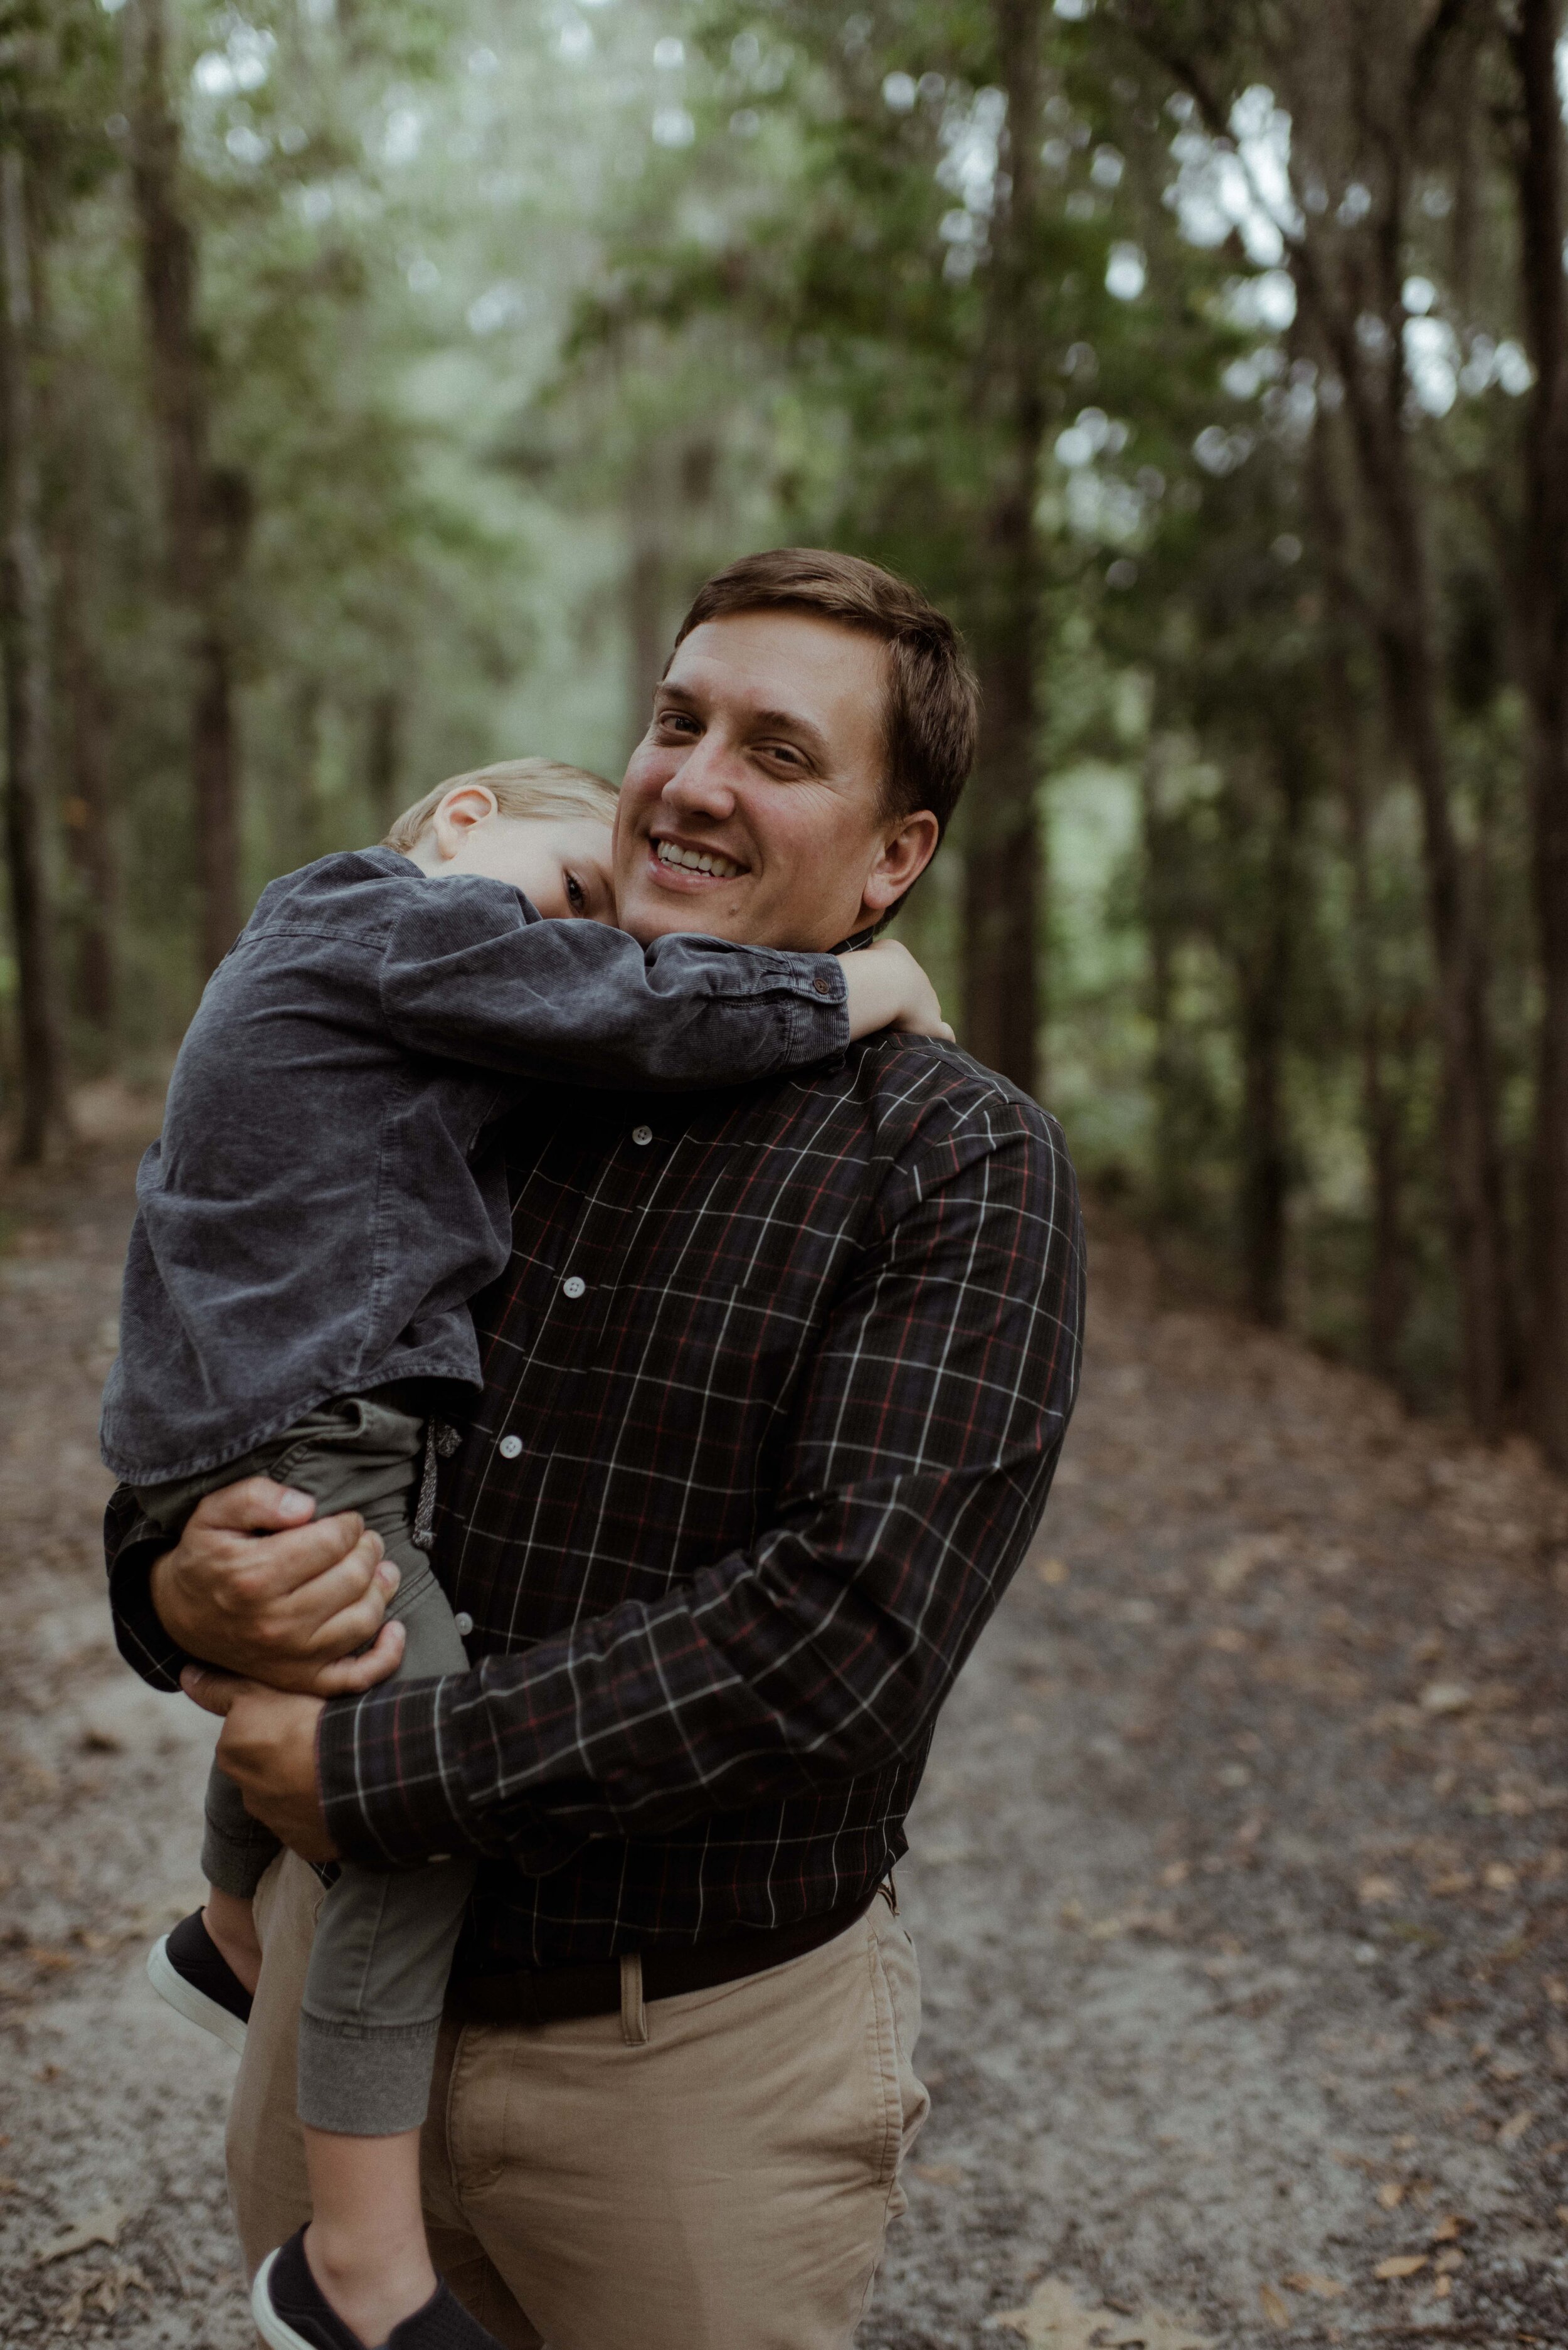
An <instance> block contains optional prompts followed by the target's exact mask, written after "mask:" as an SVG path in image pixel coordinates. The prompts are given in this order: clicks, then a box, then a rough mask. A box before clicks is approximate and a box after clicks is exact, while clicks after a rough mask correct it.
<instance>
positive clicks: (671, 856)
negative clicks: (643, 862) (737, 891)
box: [654, 840, 746, 881]
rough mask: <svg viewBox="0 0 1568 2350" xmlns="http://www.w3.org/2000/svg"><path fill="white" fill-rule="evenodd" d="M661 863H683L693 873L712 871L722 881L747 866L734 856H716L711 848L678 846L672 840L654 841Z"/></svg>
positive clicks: (730, 877) (731, 877)
mask: <svg viewBox="0 0 1568 2350" xmlns="http://www.w3.org/2000/svg"><path fill="white" fill-rule="evenodd" d="M654 847H655V851H656V853H657V855H658V858H659V863H660V865H683V866H684V867H685V868H686V869H687V870H688V872H691V873H711V874H714V875H716V876H717V878H718V879H720V880H721V881H732V880H733V879H734V878H735V876H736V874H737V873H743V872H744V871H745V869H746V868H745V867H744V866H743V865H737V864H736V863H735V861H734V859H733V858H730V857H719V856H716V855H715V853H714V852H713V850H712V849H711V848H678V847H676V845H675V843H674V841H672V840H660V841H656V842H655V843H654Z"/></svg>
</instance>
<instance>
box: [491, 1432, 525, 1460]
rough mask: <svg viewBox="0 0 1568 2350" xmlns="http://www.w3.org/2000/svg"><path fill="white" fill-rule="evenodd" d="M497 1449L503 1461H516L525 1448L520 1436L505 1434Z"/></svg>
mask: <svg viewBox="0 0 1568 2350" xmlns="http://www.w3.org/2000/svg"><path fill="white" fill-rule="evenodd" d="M497 1450H498V1451H499V1452H500V1454H501V1458H502V1459H503V1461H515V1460H516V1458H517V1455H518V1454H519V1453H520V1452H521V1451H522V1450H523V1439H522V1438H521V1437H520V1436H504V1437H503V1438H502V1440H501V1442H500V1445H499V1446H498V1447H497Z"/></svg>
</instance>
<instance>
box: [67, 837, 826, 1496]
mask: <svg viewBox="0 0 1568 2350" xmlns="http://www.w3.org/2000/svg"><path fill="white" fill-rule="evenodd" d="M825 980H826V982H827V983H828V986H827V992H826V993H823V992H822V986H823V982H824V981H825ZM844 998H845V987H844V974H843V969H842V966H841V965H840V964H839V962H837V960H836V958H835V957H833V956H829V955H807V954H785V953H782V952H777V951H774V950H772V949H768V948H762V947H743V946H734V945H731V944H729V943H727V942H726V941H722V940H719V939H708V938H701V937H695V936H691V935H686V934H681V935H678V936H675V937H670V938H665V939H659V940H658V941H655V943H654V944H653V945H652V946H651V947H649V948H647V949H646V950H645V949H644V948H642V947H640V946H639V945H638V943H637V942H636V941H635V940H634V939H632V938H630V937H628V935H627V933H626V932H625V931H617V930H612V929H610V928H608V927H607V926H606V925H605V924H602V923H598V922H588V921H571V922H564V921H545V920H542V919H541V918H540V916H539V915H538V914H537V913H536V911H535V909H534V907H533V906H532V905H530V903H529V902H528V900H527V899H526V898H524V896H523V894H522V892H521V891H520V890H517V889H512V888H511V887H509V886H508V885H507V884H506V883H504V882H502V881H495V880H492V879H487V878H486V877H483V876H481V875H474V874H467V875H461V876H452V877H443V878H441V879H431V878H430V877H429V876H427V875H426V874H424V873H422V872H421V870H420V868H418V867H417V866H416V865H414V864H413V863H411V862H410V859H409V858H405V857H402V856H400V855H399V853H398V852H397V851H396V850H395V849H389V848H370V849H359V850H353V851H349V852H348V853H346V854H344V855H342V856H337V857H327V858H321V859H320V860H319V861H318V862H317V863H316V864H314V865H309V866H306V868H304V869H303V870H302V871H301V872H298V873H293V874H289V875H287V876H286V878H285V879H282V880H279V881H275V882H274V883H273V884H272V885H271V887H270V888H269V889H266V890H265V892H264V894H263V896H262V899H261V901H260V903H259V904H258V905H257V907H256V910H255V912H254V914H253V915H252V917H251V920H250V921H249V922H248V923H247V924H246V926H245V929H244V932H243V933H242V935H241V937H240V939H239V941H237V943H236V944H235V946H234V949H233V951H231V953H230V954H229V955H228V956H227V957H226V958H225V960H224V961H223V963H222V964H221V965H220V966H219V968H218V970H217V971H216V972H214V973H213V978H212V980H211V981H210V982H209V983H208V986H207V991H206V993H205V994H204V995H203V997H202V1003H201V1007H200V1009H199V1010H198V1012H197V1014H196V1017H195V1019H194V1020H193V1021H192V1024H191V1028H190V1030H189V1032H188V1034H187V1035H186V1038H185V1042H184V1045H183V1046H182V1050H181V1054H180V1058H179V1062H178V1064H177V1066H176V1067H175V1071H174V1077H173V1081H172V1083H171V1087H170V1092H169V1102H168V1108H167V1111H166V1114H165V1120H164V1129H163V1136H162V1139H161V1142H157V1143H154V1144H153V1145H152V1147H151V1149H150V1150H149V1151H148V1153H147V1155H146V1157H145V1158H144V1159H143V1160H142V1163H141V1168H140V1173H139V1175H138V1178H137V1198H138V1203H139V1211H138V1214H137V1219H136V1224H135V1228H134V1230H133V1232H132V1234H131V1240H130V1253H129V1256H128V1259H127V1263H126V1272H125V1287H124V1295H123V1301H122V1306H121V1315H120V1353H119V1359H118V1361H117V1362H116V1364H115V1366H114V1368H113V1369H112V1371H111V1372H110V1374H109V1384H108V1387H107V1388H106V1389H105V1394H104V1411H103V1425H102V1445H103V1455H104V1459H105V1460H106V1461H108V1463H109V1467H110V1468H111V1469H113V1470H114V1471H115V1472H116V1473H117V1475H119V1476H120V1477H121V1478H123V1479H124V1480H125V1481H126V1482H128V1483H130V1484H137V1485H146V1484H154V1483H158V1482H161V1481H163V1480H165V1479H169V1478H173V1477H183V1476H191V1475H194V1474H196V1473H198V1472H199V1471H202V1470H205V1469H209V1468H214V1467H218V1466H221V1465H222V1464H223V1462H224V1461H231V1460H234V1459H237V1458H238V1456H239V1455H240V1454H241V1453H242V1452H245V1451H249V1450H250V1449H251V1448H252V1447H253V1446H254V1445H256V1444H259V1443H262V1442H264V1441H265V1440H266V1439H267V1438H268V1437H269V1436H272V1435H275V1434H276V1433H277V1432H278V1431H279V1430H282V1429H285V1428H286V1427H287V1426H288V1425H289V1424H290V1422H291V1421H293V1420H295V1419H298V1418H299V1416H300V1415H301V1413H303V1412H305V1411H307V1410H309V1409H311V1408H312V1407H313V1406H314V1405H316V1404H317V1403H319V1402H321V1401H323V1400H324V1399H326V1398H327V1397H328V1396H333V1395H343V1394H349V1393H353V1392H356V1391H359V1390H363V1389H366V1388H373V1387H381V1386H386V1385H388V1384H389V1383H390V1382H391V1381H393V1380H401V1379H409V1378H443V1379H458V1380H462V1381H464V1382H466V1383H468V1384H471V1385H472V1386H474V1387H478V1386H479V1384H480V1367H479V1356H478V1351H477V1348H476V1346H475V1343H474V1336H473V1326H472V1320H471V1318H470V1315H469V1312H468V1300H469V1299H470V1298H472V1296H473V1295H474V1294H475V1293H476V1291H478V1290H480V1289H482V1288H483V1286H484V1285H485V1284H486V1283H488V1282H490V1281H492V1280H493V1279H494V1277H495V1276H496V1275H497V1274H499V1273H501V1272H502V1270H503V1269H504V1266H505V1263H506V1260H507V1253H508V1249H509V1245H510V1230H511V1219H510V1210H509V1203H508V1200H507V1194H506V1183H505V1174H504V1166H503V1162H502V1159H501V1156H500V1153H499V1151H498V1150H497V1149H493V1148H492V1147H491V1145H490V1140H489V1137H488V1135H487V1133H486V1129H487V1128H489V1126H490V1125H491V1122H492V1120H493V1118H495V1117H496V1116H497V1114H498V1113H499V1112H501V1111H502V1110H504V1109H508V1108H512V1107H515V1106H516V1105H517V1103H518V1099H519V1092H520V1088H521V1087H524V1086H525V1085H526V1084H527V1083H528V1082H529V1081H530V1080H534V1079H549V1080H551V1081H553V1082H554V1083H556V1084H559V1083H561V1082H562V1081H563V1080H564V1079H565V1080H568V1081H571V1082H575V1083H577V1084H580V1085H583V1086H587V1087H619V1086H626V1087H632V1088H635V1089H636V1090H638V1091H639V1092H647V1091H649V1089H670V1090H674V1089H678V1088H685V1087H711V1086H717V1085H730V1084H737V1083H742V1082H744V1081H746V1080H750V1079H754V1078H758V1077H764V1076H772V1075H774V1074H775V1073H776V1072H778V1071H780V1070H782V1069H785V1068H788V1067H791V1066H803V1065H808V1064H810V1063H812V1062H815V1061H820V1060H823V1059H825V1058H826V1057H827V1056H829V1055H833V1054H835V1053H838V1052H841V1051H842V1050H843V1049H844V1048H845V1046H846V1044H847V1042H848V1021H847V1016H846V1012H845V1005H844ZM564 1272H565V1268H563V1274H564Z"/></svg>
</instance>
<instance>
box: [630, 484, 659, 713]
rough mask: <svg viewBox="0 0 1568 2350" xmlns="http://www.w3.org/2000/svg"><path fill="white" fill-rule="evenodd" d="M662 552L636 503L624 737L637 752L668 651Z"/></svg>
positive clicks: (653, 521) (651, 520)
mask: <svg viewBox="0 0 1568 2350" xmlns="http://www.w3.org/2000/svg"><path fill="white" fill-rule="evenodd" d="M666 602H667V593H666V586H665V566H664V549H663V546H662V544H661V542H660V540H659V534H658V521H657V516H656V515H653V514H652V513H650V512H649V508H648V507H647V506H646V505H644V504H642V503H640V502H639V501H634V503H633V506H632V514H631V548H630V553H629V556H628V561H627V568H626V641H627V678H626V735H627V752H628V756H629V755H630V754H631V753H632V752H633V751H635V750H636V748H637V746H638V744H639V743H640V742H641V740H642V738H643V736H644V735H645V734H646V733H647V732H648V725H649V719H650V717H651V716H652V714H653V690H654V688H655V686H656V685H657V684H658V683H659V677H660V675H661V673H662V671H663V669H664V664H665V661H666V660H667V659H668V657H669V653H670V642H669V639H670V618H669V614H668V612H667V610H666Z"/></svg>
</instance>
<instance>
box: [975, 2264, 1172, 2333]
mask: <svg viewBox="0 0 1568 2350" xmlns="http://www.w3.org/2000/svg"><path fill="white" fill-rule="evenodd" d="M986 2324H988V2325H989V2326H1003V2325H1005V2326H1007V2327H1009V2328H1010V2329H1011V2331H1012V2333H1014V2334H1022V2335H1023V2339H1024V2341H1025V2342H1027V2343H1028V2344H1029V2345H1030V2350H1214V2345H1213V2342H1212V2341H1211V2339H1210V2336H1209V2335H1208V2334H1199V2333H1198V2332H1197V2331H1196V2330H1195V2329H1194V2328H1193V2327H1192V2326H1190V2325H1183V2324H1181V2323H1180V2322H1179V2319H1177V2318H1174V2317H1168V2316H1167V2315H1166V2314H1165V2312H1164V2311H1163V2310H1159V2309H1149V2310H1146V2311H1145V2312H1144V2314H1143V2315H1142V2316H1141V2317H1133V2318H1127V2317H1121V2316H1118V2315H1117V2314H1116V2311H1115V2310H1111V2309H1103V2308H1102V2309H1085V2306H1084V2304H1083V2303H1082V2302H1081V2301H1080V2300H1079V2299H1078V2296H1077V2294H1076V2293H1075V2292H1074V2291H1073V2288H1072V2286H1071V2285H1070V2284H1064V2282H1062V2280H1061V2278H1060V2277H1046V2278H1045V2279H1044V2282H1042V2283H1040V2284H1037V2285H1036V2286H1035V2288H1034V2290H1033V2293H1031V2294H1030V2296H1029V2300H1028V2303H1027V2304H1026V2306H1025V2307H1024V2308H1023V2309H1003V2310H999V2311H998V2313H997V2314H996V2315H995V2316H994V2317H990V2318H987V2320H986Z"/></svg>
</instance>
